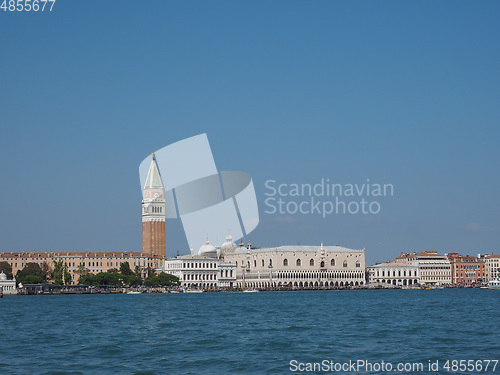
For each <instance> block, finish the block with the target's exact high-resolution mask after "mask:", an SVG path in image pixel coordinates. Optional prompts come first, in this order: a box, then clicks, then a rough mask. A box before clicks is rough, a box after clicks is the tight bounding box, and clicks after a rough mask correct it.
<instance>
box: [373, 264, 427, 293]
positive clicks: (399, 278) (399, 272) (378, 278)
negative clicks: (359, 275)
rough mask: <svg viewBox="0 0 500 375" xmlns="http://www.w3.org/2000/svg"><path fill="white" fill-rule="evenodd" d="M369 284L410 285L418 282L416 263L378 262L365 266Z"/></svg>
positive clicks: (415, 284)
mask: <svg viewBox="0 0 500 375" xmlns="http://www.w3.org/2000/svg"><path fill="white" fill-rule="evenodd" d="M367 271H368V282H369V283H370V284H381V285H392V286H401V287H412V286H417V285H418V284H420V276H419V269H418V265H417V264H407V263H395V262H388V263H379V264H375V265H373V266H370V267H368V268H367Z"/></svg>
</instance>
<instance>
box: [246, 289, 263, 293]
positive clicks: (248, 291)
mask: <svg viewBox="0 0 500 375" xmlns="http://www.w3.org/2000/svg"><path fill="white" fill-rule="evenodd" d="M258 291H259V289H245V290H244V291H243V293H257V292H258Z"/></svg>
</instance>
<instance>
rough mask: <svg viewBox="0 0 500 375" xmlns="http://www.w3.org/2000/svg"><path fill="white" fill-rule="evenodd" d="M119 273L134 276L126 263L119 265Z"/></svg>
mask: <svg viewBox="0 0 500 375" xmlns="http://www.w3.org/2000/svg"><path fill="white" fill-rule="evenodd" d="M120 273H121V274H122V275H124V276H127V275H133V274H134V273H133V272H132V270H131V269H130V264H129V263H128V262H123V263H122V264H120Z"/></svg>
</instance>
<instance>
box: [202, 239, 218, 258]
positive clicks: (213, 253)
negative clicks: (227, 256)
mask: <svg viewBox="0 0 500 375" xmlns="http://www.w3.org/2000/svg"><path fill="white" fill-rule="evenodd" d="M198 255H205V256H207V257H214V258H215V257H217V249H216V248H215V246H214V245H210V242H208V239H207V242H205V245H203V246H202V247H200V250H198Z"/></svg>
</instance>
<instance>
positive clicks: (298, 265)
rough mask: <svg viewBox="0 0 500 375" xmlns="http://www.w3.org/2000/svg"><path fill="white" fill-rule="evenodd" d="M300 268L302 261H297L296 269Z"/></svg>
mask: <svg viewBox="0 0 500 375" xmlns="http://www.w3.org/2000/svg"><path fill="white" fill-rule="evenodd" d="M300 266H302V261H301V260H300V259H297V267H300Z"/></svg>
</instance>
